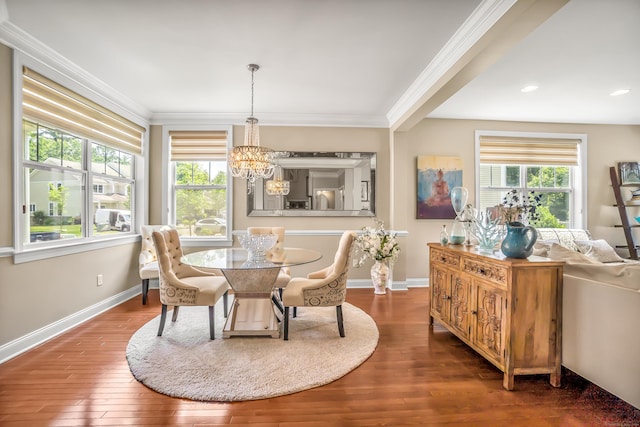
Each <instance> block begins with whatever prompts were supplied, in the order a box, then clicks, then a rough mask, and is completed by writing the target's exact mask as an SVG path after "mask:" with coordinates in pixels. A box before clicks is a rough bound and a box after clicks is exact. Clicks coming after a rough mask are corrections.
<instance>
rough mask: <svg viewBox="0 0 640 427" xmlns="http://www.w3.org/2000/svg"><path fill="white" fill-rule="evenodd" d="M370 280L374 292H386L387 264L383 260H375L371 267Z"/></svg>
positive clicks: (387, 279)
mask: <svg viewBox="0 0 640 427" xmlns="http://www.w3.org/2000/svg"><path fill="white" fill-rule="evenodd" d="M371 281H372V282H373V287H374V289H375V291H374V293H375V294H378V295H383V294H386V293H387V283H388V282H389V266H388V265H387V263H386V262H384V261H376V262H375V263H374V264H373V266H372V267H371Z"/></svg>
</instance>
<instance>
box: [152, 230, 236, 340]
mask: <svg viewBox="0 0 640 427" xmlns="http://www.w3.org/2000/svg"><path fill="white" fill-rule="evenodd" d="M153 241H154V243H155V245H156V249H157V252H158V265H159V267H160V279H161V280H160V302H161V303H162V313H161V316H160V327H159V329H158V336H162V331H163V329H164V323H165V321H166V318H167V306H169V305H171V306H173V317H172V319H171V321H172V322H175V321H176V320H177V318H178V309H179V308H180V307H181V306H186V305H192V306H208V307H209V336H210V337H211V339H214V336H215V334H214V306H215V305H216V302H218V300H219V299H220V297H223V300H224V316H225V317H227V313H228V310H227V309H228V306H227V292H228V290H229V283H228V282H227V279H225V278H224V276H221V275H217V274H212V273H207V272H204V271H202V270H199V269H197V268H195V267H192V266H190V265H187V264H184V263H183V262H182V261H181V259H182V255H183V253H182V246H181V244H180V236H179V235H178V232H177V231H176V230H164V231H154V232H153Z"/></svg>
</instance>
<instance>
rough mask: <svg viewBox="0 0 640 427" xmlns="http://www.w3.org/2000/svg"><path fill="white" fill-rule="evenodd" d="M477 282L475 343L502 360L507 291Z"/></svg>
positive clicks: (498, 359)
mask: <svg viewBox="0 0 640 427" xmlns="http://www.w3.org/2000/svg"><path fill="white" fill-rule="evenodd" d="M476 284H477V298H476V302H477V320H476V326H475V340H474V342H475V344H476V345H477V346H478V347H479V348H481V349H483V350H484V351H485V352H487V353H488V354H491V355H493V356H494V357H495V358H496V360H497V361H499V362H502V361H503V360H504V357H503V349H504V331H503V319H505V317H506V316H505V299H506V293H505V292H504V291H502V290H499V289H496V288H495V287H493V286H491V285H486V284H484V283H482V282H479V281H478V282H476Z"/></svg>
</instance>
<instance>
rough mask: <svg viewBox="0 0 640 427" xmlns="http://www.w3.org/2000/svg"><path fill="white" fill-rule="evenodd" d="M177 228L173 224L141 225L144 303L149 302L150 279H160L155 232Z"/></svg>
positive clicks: (139, 261)
mask: <svg viewBox="0 0 640 427" xmlns="http://www.w3.org/2000/svg"><path fill="white" fill-rule="evenodd" d="M172 228H175V227H174V226H172V225H143V226H142V227H140V234H141V235H142V243H141V244H140V256H139V258H138V273H139V274H140V278H141V279H142V304H146V303H147V294H148V293H149V280H150V279H159V278H160V270H159V269H158V255H157V254H156V247H155V245H154V244H153V236H152V234H153V232H154V231H161V230H169V229H172Z"/></svg>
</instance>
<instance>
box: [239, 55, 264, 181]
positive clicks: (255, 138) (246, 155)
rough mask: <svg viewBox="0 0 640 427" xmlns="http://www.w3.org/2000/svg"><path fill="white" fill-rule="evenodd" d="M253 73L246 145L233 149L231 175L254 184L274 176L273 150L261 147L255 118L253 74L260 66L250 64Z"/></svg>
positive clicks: (246, 126) (245, 129)
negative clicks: (257, 180)
mask: <svg viewBox="0 0 640 427" xmlns="http://www.w3.org/2000/svg"><path fill="white" fill-rule="evenodd" d="M247 67H248V68H249V71H251V115H250V116H249V117H248V118H247V121H246V124H245V128H244V145H241V146H239V147H233V150H231V152H230V153H229V167H230V168H231V175H232V176H234V177H236V178H244V179H247V180H249V182H251V183H253V182H255V180H256V179H258V178H269V177H271V175H273V170H274V163H273V157H274V154H273V150H271V149H270V148H267V147H261V146H260V135H259V130H258V119H256V118H255V117H253V74H254V73H255V72H256V71H258V70H259V69H260V66H259V65H256V64H249V65H248V66H247Z"/></svg>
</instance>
